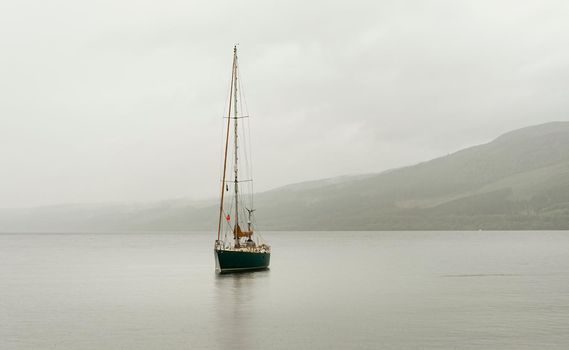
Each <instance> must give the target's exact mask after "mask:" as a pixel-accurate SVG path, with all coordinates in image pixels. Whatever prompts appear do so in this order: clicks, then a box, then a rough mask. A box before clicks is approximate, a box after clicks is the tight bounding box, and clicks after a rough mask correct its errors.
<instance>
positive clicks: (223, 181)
mask: <svg viewBox="0 0 569 350" xmlns="http://www.w3.org/2000/svg"><path fill="white" fill-rule="evenodd" d="M236 59H237V48H236V47H234V48H233V65H232V67H231V85H230V88H229V109H228V112H227V133H226V134H225V152H224V156H223V175H222V178H221V200H220V201H219V222H218V224H217V240H218V241H219V238H220V236H221V220H222V217H223V216H224V215H223V197H224V194H225V172H226V170H227V150H228V148H229V126H230V125H231V124H230V122H231V103H232V102H233V99H232V98H231V97H232V95H233V86H234V85H233V80H234V79H235V69H236V63H237V62H236Z"/></svg>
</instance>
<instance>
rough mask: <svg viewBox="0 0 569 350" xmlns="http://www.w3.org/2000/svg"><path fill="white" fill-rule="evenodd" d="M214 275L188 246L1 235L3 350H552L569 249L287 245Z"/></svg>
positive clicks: (348, 236)
mask: <svg viewBox="0 0 569 350" xmlns="http://www.w3.org/2000/svg"><path fill="white" fill-rule="evenodd" d="M265 238H267V239H268V240H269V241H270V242H271V243H272V244H273V247H274V252H273V256H272V259H271V269H270V270H269V271H264V272H257V273H244V274H236V275H221V276H219V275H216V274H215V273H214V262H213V238H212V236H211V234H210V233H195V234H185V233H176V234H143V233H140V234H136V233H135V234H108V235H94V234H93V235H91V234H49V235H41V234H33V235H32V234H29V235H10V234H3V235H0V348H2V349H42V348H56V349H126V348H137V349H182V348H194V349H195V348H200V349H202V348H203V349H216V348H219V349H228V348H242V349H266V348H277V349H290V348H297V349H314V348H317V349H318V348H367V349H377V348H388V349H417V348H421V349H441V348H457V347H458V348H461V349H488V348H502V349H503V348H515V349H559V348H564V347H566V346H568V345H569V336H568V335H567V332H566V330H567V329H569V256H568V255H567V253H566V252H567V251H569V234H568V232H566V231H558V232H531V231H530V232H334V233H331V232H310V233H308V232H278V233H271V232H269V233H266V234H265Z"/></svg>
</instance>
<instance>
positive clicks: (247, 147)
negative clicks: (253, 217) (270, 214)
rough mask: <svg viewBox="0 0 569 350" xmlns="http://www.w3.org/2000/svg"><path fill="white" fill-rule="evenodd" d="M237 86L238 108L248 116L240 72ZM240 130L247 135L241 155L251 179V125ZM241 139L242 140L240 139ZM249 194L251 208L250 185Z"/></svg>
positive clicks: (252, 189) (251, 194)
mask: <svg viewBox="0 0 569 350" xmlns="http://www.w3.org/2000/svg"><path fill="white" fill-rule="evenodd" d="M238 84H239V92H238V93H239V97H240V100H239V106H240V108H241V111H242V112H246V114H247V115H248V114H249V106H248V105H247V101H246V99H245V89H243V74H242V72H239V80H238ZM243 103H245V109H244V108H243ZM241 124H245V123H241ZM242 130H243V134H247V138H246V140H245V141H244V142H243V148H244V150H243V154H244V159H245V166H246V168H247V171H248V172H249V176H250V177H251V178H253V162H252V149H253V147H252V139H251V123H250V122H249V121H248V122H247V125H246V126H245V125H243V126H242ZM242 139H243V138H242ZM249 193H250V196H249V197H250V198H249V199H250V203H251V207H254V206H253V196H254V188H253V186H252V185H251V191H250V192H249Z"/></svg>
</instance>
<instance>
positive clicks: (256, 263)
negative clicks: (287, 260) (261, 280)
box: [215, 249, 271, 272]
mask: <svg viewBox="0 0 569 350" xmlns="http://www.w3.org/2000/svg"><path fill="white" fill-rule="evenodd" d="M270 261H271V253H267V252H265V253H261V252H243V251H233V250H217V249H216V250H215V264H216V266H215V267H216V270H217V271H218V272H236V271H248V270H249V271H251V270H263V269H266V268H268V267H269V263H270Z"/></svg>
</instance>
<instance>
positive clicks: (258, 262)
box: [214, 46, 271, 273]
mask: <svg viewBox="0 0 569 350" xmlns="http://www.w3.org/2000/svg"><path fill="white" fill-rule="evenodd" d="M237 63H238V62H237V46H235V47H233V66H232V70H231V85H230V92H229V108H228V112H227V117H226V118H227V123H226V124H225V128H226V129H225V148H224V154H223V172H222V175H221V196H220V201H219V203H220V204H219V217H218V226H217V239H216V240H215V245H214V254H215V269H216V271H217V272H219V273H225V272H237V271H252V270H263V269H267V268H268V267H269V263H270V260H271V247H270V246H269V245H268V244H266V243H265V242H264V241H263V239H262V237H261V236H260V234H259V233H258V231H257V230H256V224H255V217H254V212H255V208H254V205H253V204H254V202H253V185H252V183H253V182H252V181H253V179H252V176H251V171H250V169H247V166H246V165H247V164H248V163H249V161H248V160H249V158H250V157H248V154H247V148H249V149H250V147H247V145H248V144H247V142H245V140H244V138H243V137H242V136H243V135H239V131H240V129H241V131H245V130H246V129H245V120H247V119H248V118H249V117H248V116H247V115H245V114H243V113H242V112H243V110H244V108H243V98H242V96H243V95H242V90H243V89H242V88H241V80H240V76H239V74H238V73H239V72H238V64H237ZM245 106H246V104H245ZM239 112H241V114H240V113H239ZM242 134H245V132H242ZM230 141H232V142H230ZM230 154H231V155H232V158H233V159H228V158H229V157H230ZM228 160H229V161H231V164H230V166H232V167H233V169H232V170H233V171H232V172H230V174H231V175H232V177H233V178H232V179H227V173H228V170H229V169H228ZM242 160H243V161H242ZM243 163H247V164H245V165H244V164H243ZM247 170H248V171H249V174H246V175H248V176H244V175H243V173H247ZM230 187H232V191H230ZM246 190H248V191H246ZM246 192H249V193H246ZM226 194H227V196H226ZM244 219H245V220H246V221H245V220H244Z"/></svg>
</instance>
